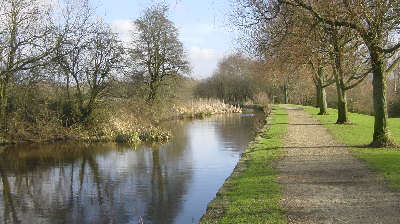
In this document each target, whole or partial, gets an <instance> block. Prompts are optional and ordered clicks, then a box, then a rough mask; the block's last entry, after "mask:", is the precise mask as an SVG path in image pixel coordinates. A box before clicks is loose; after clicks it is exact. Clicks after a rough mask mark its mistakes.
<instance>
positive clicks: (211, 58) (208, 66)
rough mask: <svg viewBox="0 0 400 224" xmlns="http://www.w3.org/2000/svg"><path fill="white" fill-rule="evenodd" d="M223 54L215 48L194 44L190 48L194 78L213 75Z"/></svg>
mask: <svg viewBox="0 0 400 224" xmlns="http://www.w3.org/2000/svg"><path fill="white" fill-rule="evenodd" d="M223 56H224V55H223V53H221V52H218V51H216V50H214V49H210V48H200V47H198V46H192V47H191V48H190V50H189V58H190V62H191V63H192V66H193V78H196V79H201V78H206V77H209V76H211V75H212V73H213V72H214V70H215V69H216V67H217V64H218V62H219V61H220V60H221V58H222V57H223Z"/></svg>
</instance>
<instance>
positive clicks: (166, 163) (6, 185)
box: [0, 132, 190, 223]
mask: <svg viewBox="0 0 400 224" xmlns="http://www.w3.org/2000/svg"><path fill="white" fill-rule="evenodd" d="M176 134H177V135H180V138H182V139H185V136H184V133H183V132H177V133H176ZM184 145H185V143H184V141H183V142H182V141H181V142H180V143H172V144H168V145H164V146H161V147H159V148H155V149H154V150H151V149H150V148H146V147H145V148H141V149H139V150H138V151H136V152H135V151H132V150H130V149H129V148H128V147H125V146H116V145H113V144H110V145H107V144H106V145H91V146H87V145H48V146H31V147H35V149H30V150H25V149H21V148H19V149H10V150H6V151H5V152H3V153H1V154H0V175H1V176H0V177H1V180H2V185H1V186H0V189H1V190H2V192H1V193H0V211H1V210H3V211H2V215H0V223H2V222H4V223H19V222H20V221H21V220H30V221H29V222H32V223H65V222H67V223H112V222H113V223H127V222H129V221H132V220H135V219H137V218H138V217H139V216H147V217H148V219H149V220H159V221H158V222H163V219H165V216H164V217H162V215H160V214H159V213H158V212H159V211H161V210H163V209H164V210H165V211H166V212H165V213H164V214H167V216H170V218H169V220H172V219H173V218H174V216H175V215H176V213H177V211H179V201H177V200H175V198H177V197H178V198H179V197H182V195H183V194H184V193H185V189H184V188H185V186H186V182H187V180H190V174H184V175H176V176H177V177H178V178H175V179H174V178H173V179H174V180H173V181H171V182H169V181H168V175H167V174H168V172H172V175H174V173H173V172H174V170H175V171H176V170H177V172H182V170H178V169H176V167H177V166H179V165H176V164H179V160H180V159H179V158H178V157H179V156H182V152H183V151H184V150H183V146H184ZM176 146H181V148H180V149H177V148H176ZM170 147H171V150H170ZM172 148H173V149H172ZM116 149H117V152H116ZM118 158H125V159H126V163H121V162H118V161H119V159H118ZM146 158H150V160H149V159H146ZM120 166H122V168H121V167H120ZM146 167H152V168H151V172H149V173H148V174H147V173H146V172H144V170H143V168H144V169H146ZM185 172H187V171H185ZM189 172H190V171H189ZM180 176H184V178H180ZM138 186H146V188H143V187H138ZM126 192H129V194H128V196H127V197H124V195H122V194H125V193H126ZM171 196H172V197H171ZM16 198H18V200H16ZM135 204H136V207H137V208H136V209H137V210H135V208H132V207H135V206H134V205H135ZM164 206H165V208H163V207H164ZM3 214H4V215H3ZM43 217H46V218H43ZM156 222H157V221H155V223H156Z"/></svg>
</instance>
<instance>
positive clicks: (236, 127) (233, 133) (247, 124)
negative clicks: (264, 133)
mask: <svg viewBox="0 0 400 224" xmlns="http://www.w3.org/2000/svg"><path fill="white" fill-rule="evenodd" d="M238 116H240V119H238ZM212 120H213V121H214V122H216V125H215V127H216V129H217V130H218V131H217V132H216V133H217V134H218V136H219V137H220V138H221V139H223V141H224V142H230V144H231V145H232V146H234V147H232V148H234V149H235V150H242V149H243V147H245V146H246V145H247V143H248V142H249V139H251V138H252V137H254V136H255V134H256V130H258V129H259V128H261V127H262V126H263V124H264V120H265V115H264V114H263V113H261V112H252V111H248V112H245V113H244V114H243V115H239V114H232V115H224V116H215V117H213V118H212ZM228 147H229V146H228Z"/></svg>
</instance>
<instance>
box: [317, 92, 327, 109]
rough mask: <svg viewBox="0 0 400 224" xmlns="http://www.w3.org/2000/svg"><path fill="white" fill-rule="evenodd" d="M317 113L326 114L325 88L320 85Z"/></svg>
mask: <svg viewBox="0 0 400 224" xmlns="http://www.w3.org/2000/svg"><path fill="white" fill-rule="evenodd" d="M319 103H320V104H319V113H318V115H326V114H328V103H327V102H326V91H325V88H323V87H321V92H320V99H319Z"/></svg>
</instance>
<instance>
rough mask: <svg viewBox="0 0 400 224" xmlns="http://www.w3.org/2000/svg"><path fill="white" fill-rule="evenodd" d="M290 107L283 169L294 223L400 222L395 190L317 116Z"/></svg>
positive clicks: (399, 202)
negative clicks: (330, 132)
mask: <svg viewBox="0 0 400 224" xmlns="http://www.w3.org/2000/svg"><path fill="white" fill-rule="evenodd" d="M287 109H288V112H289V127H288V134H287V136H286V138H285V149H286V156H285V157H284V158H283V159H282V161H280V162H278V164H277V168H278V170H279V171H280V173H281V175H280V177H279V180H278V181H279V183H280V184H281V185H282V187H283V196H282V200H281V204H282V207H283V208H284V210H285V211H286V215H287V217H288V221H289V223H307V224H312V223H362V224H364V223H374V224H375V223H390V224H392V223H400V194H399V193H394V192H391V191H389V190H388V189H387V188H386V187H385V186H384V183H383V180H382V179H381V178H378V177H377V175H376V174H375V173H374V172H372V171H370V170H369V169H368V168H367V166H366V165H365V164H364V163H363V162H361V161H359V160H357V159H356V158H355V157H353V156H352V155H351V153H350V152H349V151H348V150H347V149H346V147H345V146H343V145H340V144H338V143H337V142H336V141H335V140H334V139H333V138H332V136H331V135H330V134H329V133H328V131H327V130H326V128H324V127H322V126H321V125H320V123H319V122H318V121H317V120H316V119H314V118H312V117H311V116H310V115H308V114H307V113H306V112H305V111H303V110H299V109H293V108H290V107H288V108H287Z"/></svg>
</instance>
